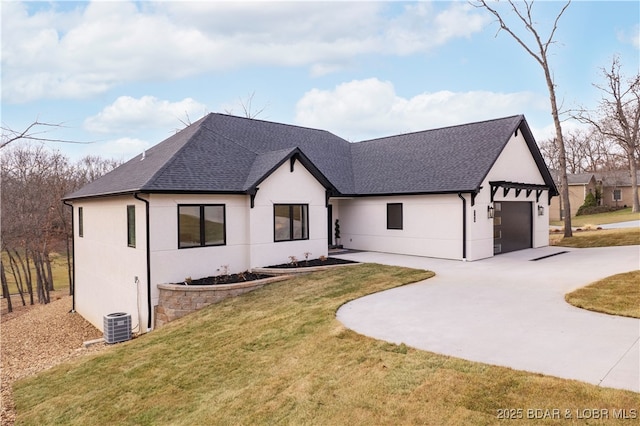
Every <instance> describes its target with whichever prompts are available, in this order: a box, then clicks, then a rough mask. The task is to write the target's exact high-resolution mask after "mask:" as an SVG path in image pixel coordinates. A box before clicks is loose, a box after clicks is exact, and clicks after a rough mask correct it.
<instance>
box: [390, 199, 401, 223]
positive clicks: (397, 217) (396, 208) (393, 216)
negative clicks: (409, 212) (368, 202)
mask: <svg viewBox="0 0 640 426" xmlns="http://www.w3.org/2000/svg"><path fill="white" fill-rule="evenodd" d="M387 229H402V203H389V204H387Z"/></svg>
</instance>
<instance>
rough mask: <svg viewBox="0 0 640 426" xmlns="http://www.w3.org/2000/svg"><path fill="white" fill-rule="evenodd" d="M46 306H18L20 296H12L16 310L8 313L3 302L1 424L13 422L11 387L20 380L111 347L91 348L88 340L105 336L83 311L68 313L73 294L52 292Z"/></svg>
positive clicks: (0, 361)
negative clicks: (81, 314) (87, 343)
mask: <svg viewBox="0 0 640 426" xmlns="http://www.w3.org/2000/svg"><path fill="white" fill-rule="evenodd" d="M51 300H52V302H51V303H49V304H47V305H34V306H25V307H23V306H15V305H17V304H19V303H20V302H19V299H18V298H12V302H13V304H14V312H12V313H11V314H8V313H7V312H6V301H5V300H3V301H2V315H1V316H0V369H1V373H0V392H1V397H2V403H1V406H2V409H1V413H0V424H2V425H13V424H14V422H15V414H16V413H15V405H14V402H13V397H12V386H13V383H14V382H15V381H17V380H20V379H23V378H25V377H28V376H32V375H35V374H37V373H39V372H41V371H43V370H46V369H48V368H51V367H53V366H56V365H58V364H61V363H63V362H65V361H68V360H70V359H73V358H77V357H80V356H84V355H87V354H89V353H95V352H99V351H101V350H104V349H106V348H107V347H108V346H107V345H105V344H104V343H100V344H95V345H92V346H90V347H88V348H85V347H84V346H83V344H82V343H83V342H85V341H87V340H92V339H97V338H99V337H102V332H100V331H99V330H98V329H96V328H95V327H94V326H93V325H91V324H90V323H88V322H87V321H86V320H85V319H84V318H82V316H80V314H77V313H69V311H70V310H71V306H72V300H71V296H62V295H56V294H54V293H52V294H51Z"/></svg>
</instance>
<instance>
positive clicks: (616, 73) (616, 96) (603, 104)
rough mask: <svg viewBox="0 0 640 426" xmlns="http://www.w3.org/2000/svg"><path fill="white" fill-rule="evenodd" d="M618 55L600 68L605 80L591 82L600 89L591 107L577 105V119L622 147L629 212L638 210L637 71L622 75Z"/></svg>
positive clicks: (639, 112) (639, 107) (639, 95)
mask: <svg viewBox="0 0 640 426" xmlns="http://www.w3.org/2000/svg"><path fill="white" fill-rule="evenodd" d="M620 67H621V66H620V59H619V58H618V57H617V56H615V57H614V58H613V60H612V63H611V68H602V75H603V77H604V80H605V82H604V83H603V84H601V85H598V84H594V86H595V87H597V88H598V89H600V91H601V92H602V98H601V99H600V102H599V104H598V108H597V109H596V110H595V111H590V110H587V109H584V108H583V109H581V110H579V111H578V113H577V114H575V118H577V119H578V120H580V121H582V122H585V123H589V124H591V125H592V126H594V127H595V128H596V129H597V130H598V132H599V133H600V134H601V135H602V136H603V137H604V138H608V139H611V140H612V141H614V142H615V143H616V144H617V145H618V146H619V147H620V148H622V149H623V151H624V153H625V156H626V160H627V164H628V168H629V174H630V177H631V186H632V191H631V192H632V193H633V209H632V211H633V212H639V211H640V200H639V199H638V151H639V150H640V143H639V137H640V73H638V74H636V75H635V76H633V77H631V78H626V77H625V76H624V75H622V74H621V72H620Z"/></svg>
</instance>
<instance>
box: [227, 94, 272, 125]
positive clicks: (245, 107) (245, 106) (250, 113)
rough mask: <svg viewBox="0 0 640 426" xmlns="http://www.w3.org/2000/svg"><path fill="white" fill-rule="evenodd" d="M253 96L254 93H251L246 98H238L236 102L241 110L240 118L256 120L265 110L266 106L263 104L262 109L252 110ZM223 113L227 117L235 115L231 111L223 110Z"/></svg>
mask: <svg viewBox="0 0 640 426" xmlns="http://www.w3.org/2000/svg"><path fill="white" fill-rule="evenodd" d="M255 94H256V92H255V91H253V92H251V93H250V94H248V95H247V97H246V98H244V99H242V98H240V99H239V101H238V103H239V104H240V107H241V108H242V116H243V117H245V118H251V119H253V118H256V117H258V116H259V115H260V114H262V113H263V112H264V111H265V110H266V109H267V106H268V104H265V105H264V106H262V108H259V109H257V110H254V105H253V97H254V96H255ZM224 112H225V113H227V114H229V115H235V114H234V113H233V109H225V110H224Z"/></svg>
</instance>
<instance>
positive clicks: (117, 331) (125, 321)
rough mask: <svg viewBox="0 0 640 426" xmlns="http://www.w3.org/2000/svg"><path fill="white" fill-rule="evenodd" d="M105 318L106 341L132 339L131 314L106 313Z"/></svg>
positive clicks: (114, 341) (117, 341)
mask: <svg viewBox="0 0 640 426" xmlns="http://www.w3.org/2000/svg"><path fill="white" fill-rule="evenodd" d="M103 319H104V322H103V325H104V341H105V342H107V343H119V342H125V341H127V340H130V339H131V315H129V314H127V313H124V312H115V313H113V314H108V315H105V316H104V318H103Z"/></svg>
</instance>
